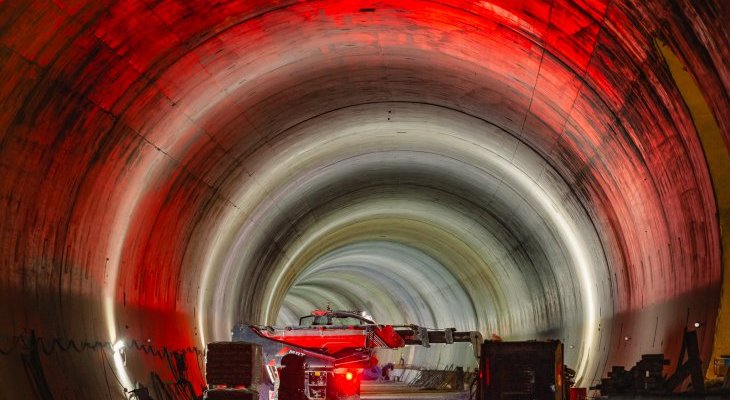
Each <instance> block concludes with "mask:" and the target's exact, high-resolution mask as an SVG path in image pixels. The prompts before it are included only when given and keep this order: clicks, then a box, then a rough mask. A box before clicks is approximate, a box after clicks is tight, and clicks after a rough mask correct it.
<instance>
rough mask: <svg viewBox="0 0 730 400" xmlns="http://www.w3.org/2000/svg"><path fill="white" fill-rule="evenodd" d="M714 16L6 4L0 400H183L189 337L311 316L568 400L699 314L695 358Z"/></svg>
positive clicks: (713, 337) (703, 303)
mask: <svg viewBox="0 0 730 400" xmlns="http://www.w3.org/2000/svg"><path fill="white" fill-rule="evenodd" d="M727 4H728V3H727V2H725V1H722V0H714V1H713V0H708V1H702V2H692V1H689V0H677V1H668V0H667V1H662V0H654V1H638V0H636V1H601V0H583V1H570V0H544V1H541V0H536V1H527V0H524V1H506V0H496V1H459V0H443V1H427V0H420V1H415V0H413V1H411V0H408V1H406V0H399V1H364V0H357V1H354V0H353V1H349V0H348V1H260V0H255V1H215V2H213V1H197V0H161V1H152V0H149V1H146V0H124V1H117V2H108V1H84V0H75V1H66V0H54V1H50V0H49V1H35V0H25V1H19V0H15V1H14V0H10V1H8V0H5V1H1V0H0V78H1V79H0V102H1V104H2V105H1V106H0V205H1V206H0V235H2V236H1V237H0V239H1V240H0V351H1V352H2V353H0V385H1V386H0V387H1V388H2V389H0V399H11V398H12V399H19V398H34V397H37V398H44V399H50V398H56V399H65V398H79V399H100V398H110V399H111V398H113V399H117V398H124V397H123V390H124V389H131V388H132V386H133V385H134V384H135V383H136V382H143V383H144V384H145V385H147V386H151V387H154V386H155V385H157V387H158V390H161V389H159V387H160V385H161V383H160V382H162V381H171V380H174V379H177V378H180V376H179V373H178V371H177V368H176V367H175V366H176V361H177V362H178V363H179V361H181V360H185V365H186V367H187V370H186V371H185V373H184V376H183V377H184V378H186V379H187V380H188V381H190V382H191V384H192V386H191V387H190V388H189V389H188V390H193V391H195V392H196V393H197V394H200V392H201V386H202V385H203V382H204V375H203V373H202V370H201V363H202V361H203V360H202V356H201V351H202V349H204V346H205V343H206V342H210V341H213V340H226V339H228V338H229V337H230V328H231V326H232V325H233V324H234V323H236V322H238V321H248V322H252V323H268V324H274V323H279V324H286V323H292V322H295V321H296V319H297V317H298V315H299V314H302V313H308V312H309V311H310V310H311V309H312V308H317V307H319V308H321V307H324V306H326V304H328V303H329V304H331V305H332V306H333V307H336V308H348V309H360V310H366V311H368V312H369V313H371V314H372V315H373V317H374V318H375V319H376V320H378V321H380V322H383V323H418V324H422V325H425V326H432V327H451V326H453V327H456V328H458V329H477V330H480V331H481V332H482V333H483V334H484V335H485V337H489V336H490V335H491V334H492V333H496V334H499V335H500V336H502V337H504V338H505V339H516V340H519V339H535V338H537V339H541V338H545V339H546V338H557V339H561V340H563V341H564V342H565V344H566V362H567V363H568V364H569V365H570V366H571V367H572V368H574V369H576V371H578V377H579V383H580V384H581V385H582V386H588V385H591V384H595V383H597V381H598V379H599V378H600V377H601V376H604V373H605V371H606V370H607V369H608V368H610V366H611V365H626V366H627V367H630V366H632V365H633V364H634V362H635V361H636V360H638V359H639V357H640V355H641V354H643V353H657V352H664V353H666V354H667V355H668V356H669V357H670V358H672V359H674V358H676V356H677V354H678V352H679V345H680V338H681V333H682V331H683V329H684V328H685V326H687V325H693V323H694V322H700V324H701V328H700V329H699V330H698V332H699V338H700V346H701V348H702V352H703V353H702V354H703V360H704V361H705V363H706V364H709V362H710V359H711V357H712V354H716V353H717V352H720V351H728V346H730V344H729V343H727V342H728V340H727V339H723V337H727V336H728V326H730V325H728V324H727V322H724V321H725V320H724V319H723V315H724V314H725V313H726V311H725V312H723V311H722V310H723V309H724V310H726V309H727V306H726V307H725V308H722V307H721V303H722V301H721V300H722V299H721V289H722V279H723V269H725V270H726V271H727V265H728V264H727V263H726V262H725V263H724V262H723V258H722V257H723V254H728V253H730V251H728V249H724V252H723V237H722V236H721V235H720V226H721V224H723V223H724V222H722V221H726V220H724V219H723V216H725V217H727V214H726V210H727V209H728V203H727V201H725V200H723V199H727V197H724V196H725V195H723V193H724V192H723V191H727V189H723V187H724V185H725V184H727V181H725V180H723V179H724V178H723V177H727V176H729V175H728V174H727V171H728V155H727V154H728V153H727V151H728V144H730V129H729V125H730V122H729V121H730V108H729V107H728V104H729V97H728V87H729V86H730V74H729V73H728V69H727V65H726V63H727V60H728V59H730V54H729V51H728V30H727V29H728V28H727V25H726V23H725V21H728V20H730V18H728V17H729V13H728V5H727ZM672 57H673V58H672ZM670 59H671V60H674V61H671V62H670ZM672 62H673V63H674V64H672ZM672 65H675V67H672ZM677 65H678V67H676V66H677ZM683 71H685V72H683ZM680 73H684V74H687V73H688V76H689V79H687V80H686V81H682V82H684V83H680V80H679V79H678V78H677V76H678V75H677V74H680ZM687 82H689V83H687ZM685 87H691V88H694V89H696V90H697V93H698V94H697V95H695V96H692V95H688V94H687V93H685V91H684V90H683V88H685ZM695 104H700V106H704V109H703V110H704V113H696V112H695V111H694V110H695V108H693V107H695V106H694V105H695ZM699 121H705V122H707V121H709V122H708V124H709V125H707V126H710V128H712V127H714V130H713V129H710V128H707V127H706V125H705V124H704V123H699ZM707 132H710V133H707ZM712 132H714V134H713V133H712ZM708 143H709V145H708ZM716 171H720V172H716ZM723 171H724V172H723ZM718 174H719V175H718ZM723 174H725V175H723ZM723 266H724V267H723ZM727 291H728V289H727V288H725V292H727ZM722 304H724V303H722ZM718 310H720V311H718ZM718 316H719V317H720V318H719V319H718ZM717 321H720V322H719V325H718V323H717ZM713 346H714V353H713ZM723 346H725V347H723ZM723 349H724V350H723ZM175 354H176V355H177V356H175ZM175 357H177V359H176V358H175ZM387 357H388V356H383V357H382V360H383V361H387V360H388V358H387ZM404 357H406V358H408V362H409V363H413V364H420V365H424V366H432V367H439V366H445V365H447V364H455V365H458V364H462V365H465V366H467V367H473V365H474V361H473V357H472V356H470V350H469V349H465V348H463V347H458V346H454V347H453V348H451V347H450V348H444V349H430V350H426V349H411V350H408V351H407V352H405V353H404ZM469 357H471V358H469Z"/></svg>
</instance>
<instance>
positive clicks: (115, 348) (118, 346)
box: [112, 340, 127, 353]
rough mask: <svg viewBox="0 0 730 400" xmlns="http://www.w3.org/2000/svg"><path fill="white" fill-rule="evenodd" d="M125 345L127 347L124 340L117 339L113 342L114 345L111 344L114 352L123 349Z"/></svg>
mask: <svg viewBox="0 0 730 400" xmlns="http://www.w3.org/2000/svg"><path fill="white" fill-rule="evenodd" d="M126 347H127V344H126V343H124V340H117V342H116V343H114V345H113V346H112V351H114V352H115V353H119V352H121V351H122V350H124V348H126Z"/></svg>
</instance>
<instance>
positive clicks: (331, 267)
mask: <svg viewBox="0 0 730 400" xmlns="http://www.w3.org/2000/svg"><path fill="white" fill-rule="evenodd" d="M377 115H380V116H382V117H381V118H374V117H373V116H377ZM516 155H517V156H516ZM243 168H245V169H246V170H247V171H250V175H251V177H250V179H249V180H248V181H247V184H246V185H244V187H242V188H241V191H240V192H239V194H238V196H237V199H236V200H235V203H236V204H238V206H239V207H240V210H239V212H237V213H236V214H235V215H233V216H232V218H238V220H236V221H232V222H230V223H229V224H227V225H225V229H235V232H232V233H230V234H229V233H227V232H218V233H216V234H215V235H214V237H230V238H231V239H230V240H229V242H228V245H227V246H226V247H225V248H227V249H228V250H227V251H218V252H217V253H212V256H211V257H210V258H209V259H208V263H207V265H206V266H205V268H204V270H203V285H202V287H203V288H205V287H208V286H209V285H208V282H210V281H211V277H216V279H215V282H214V283H213V284H214V285H217V288H216V290H212V291H209V292H208V293H207V294H208V295H209V296H206V295H203V296H200V302H199V305H198V309H199V310H202V312H201V313H199V316H198V317H199V330H200V332H201V336H202V337H205V338H206V340H209V341H210V340H218V339H225V338H226V336H227V334H228V331H229V329H230V326H227V325H229V324H232V323H233V322H234V321H235V320H236V317H235V315H236V313H237V311H236V310H237V306H236V305H235V304H231V301H230V300H231V299H230V298H228V297H226V293H228V294H230V293H236V292H237V291H240V290H241V288H242V287H245V286H246V285H245V284H244V283H245V282H247V280H248V279H250V276H251V274H252V272H253V271H252V268H253V266H255V265H256V263H257V260H256V259H255V258H254V257H255V255H256V254H260V251H259V250H260V249H262V248H265V247H266V246H269V245H270V243H271V235H272V234H274V235H275V234H276V233H275V232H273V233H272V232H271V230H272V229H275V228H274V227H276V226H278V225H277V223H279V224H280V221H281V220H282V218H283V219H286V220H287V223H289V225H290V227H289V228H287V229H292V230H293V231H294V232H296V234H294V235H291V236H290V239H289V240H287V241H285V242H280V243H279V242H277V245H278V246H281V247H282V249H281V250H282V251H281V254H282V255H281V257H279V258H278V259H277V260H276V263H275V264H274V265H268V266H267V267H268V268H270V271H271V272H270V274H269V275H268V276H269V279H268V280H267V281H266V282H267V283H266V287H265V289H262V290H261V291H259V292H258V293H262V295H263V296H264V298H263V304H262V308H261V310H262V314H261V315H262V316H261V321H259V322H262V323H275V322H276V321H277V316H278V315H279V312H280V310H281V312H282V314H281V316H280V317H279V318H278V319H279V321H280V322H293V321H292V320H293V318H294V316H293V314H294V313H295V312H296V313H300V312H302V311H304V310H306V309H307V308H309V307H313V306H319V307H321V306H323V304H321V303H322V302H324V301H325V300H326V297H327V296H330V297H332V299H331V300H330V302H331V303H333V304H343V306H344V305H351V306H359V307H361V308H367V310H368V311H370V312H371V313H374V314H380V315H375V318H376V319H377V320H378V321H379V322H382V323H388V322H393V323H400V322H410V323H417V324H422V325H424V326H439V327H442V326H444V324H443V322H445V321H446V322H453V324H454V325H457V326H456V327H457V328H463V329H479V330H480V331H481V332H482V334H483V335H485V337H490V336H491V334H493V333H495V334H499V335H500V336H502V337H503V338H505V339H510V338H512V339H527V338H536V337H537V338H550V337H553V338H557V339H562V340H564V341H566V344H567V345H569V347H566V361H567V362H568V363H569V365H572V366H573V367H574V368H575V369H576V371H577V373H578V379H579V382H580V379H581V378H582V377H592V376H593V375H594V374H595V372H596V370H597V369H598V367H599V366H598V365H596V363H595V362H594V360H597V359H601V358H603V356H604V355H602V354H601V353H600V352H601V350H599V348H598V345H597V344H598V343H599V338H598V335H599V332H598V323H599V308H600V307H601V306H603V307H604V309H605V310H610V309H612V305H611V300H610V296H609V286H610V280H609V278H608V274H607V272H606V271H607V266H606V261H605V256H604V254H603V250H602V247H601V244H600V241H599V239H598V236H597V234H596V232H595V228H594V226H593V225H592V224H591V221H590V219H589V217H588V215H587V214H586V212H585V210H584V209H583V208H582V206H581V205H580V202H579V201H578V200H577V198H576V197H575V195H574V194H573V193H572V192H571V190H570V188H569V187H568V185H567V184H566V183H565V182H564V181H562V179H560V178H559V174H557V173H555V171H554V170H552V169H551V167H550V166H549V165H546V163H545V161H544V159H543V158H542V157H540V156H539V155H538V154H536V153H535V152H534V151H532V150H531V149H530V148H529V147H528V146H526V145H525V144H524V143H522V142H520V141H519V140H517V139H516V138H515V137H514V136H512V135H510V134H507V133H506V132H504V131H502V130H501V129H499V128H497V127H495V126H494V125H491V124H489V123H487V122H485V121H482V120H479V119H477V118H474V117H471V116H468V115H465V114H463V113H459V112H456V111H453V110H449V109H445V108H441V107H436V106H426V105H423V104H410V103H383V104H370V105H362V106H355V107H349V108H345V109H341V110H337V111H333V112H330V113H327V114H325V115H322V116H320V117H319V118H315V119H312V120H309V121H307V122H305V123H302V124H299V125H297V126H295V127H293V128H291V129H290V130H288V131H287V132H284V133H283V134H281V135H279V136H278V137H277V138H276V140H271V141H270V142H269V144H268V146H267V147H266V148H265V149H263V150H262V153H261V154H254V155H252V156H251V157H249V158H247V160H246V163H245V164H244V166H243ZM322 193H324V195H322ZM333 193H334V195H333ZM327 196H334V197H335V198H334V199H329V198H327ZM306 207H308V209H307V210H308V211H307V214H304V215H305V216H304V217H302V215H303V211H302V209H303V208H306ZM295 216H298V217H295ZM277 221H278V222H277ZM221 229H224V228H221ZM515 249H518V250H519V251H518V250H515ZM531 252H535V254H537V256H535V257H533V255H532V254H531ZM423 257H426V258H423ZM425 259H429V260H431V261H429V262H428V263H425V264H424V260H425ZM378 264H382V265H381V266H380V270H381V272H380V273H379V272H378V270H379V269H378V266H377V265H378ZM424 265H428V266H429V268H431V269H432V270H433V271H436V269H437V270H438V271H440V272H439V273H434V274H430V273H427V272H425V270H424V268H425V267H424ZM436 266H438V268H436ZM364 271H368V272H367V273H364ZM443 274H446V275H443ZM547 281H552V282H553V284H552V286H550V285H549V284H545V283H543V282H547ZM355 282H357V283H358V287H357V289H355V287H354V286H353V285H354V284H355ZM447 283H448V284H447ZM385 285H392V286H393V287H394V288H395V287H398V288H400V289H402V290H389V291H388V294H387V296H388V298H387V299H382V300H383V301H379V300H378V299H377V298H373V299H371V300H370V301H368V302H365V301H364V300H363V299H360V298H362V297H367V296H366V295H367V293H366V292H367V290H366V289H365V288H370V289H372V290H374V291H376V293H377V290H378V288H383V287H386V286H385ZM546 287H547V289H545V288H546ZM541 290H542V291H543V292H542V293H541V292H540V291H541ZM358 291H359V292H358ZM316 293H319V295H318V294H316ZM355 294H357V295H355ZM229 296H230V295H229ZM245 296H246V294H245V293H243V294H242V297H243V298H245ZM337 296H341V297H342V298H345V297H347V299H348V300H342V299H339V300H338V299H335V298H334V297H337ZM358 302H359V303H358ZM316 303H319V304H316ZM211 306H212V307H214V308H215V309H216V310H224V313H222V314H221V313H218V319H217V321H216V322H215V323H214V324H211V323H210V321H209V320H208V318H209V317H208V314H207V313H206V312H205V310H207V309H210V307H211ZM464 310H466V311H468V312H466V313H464ZM457 314H463V316H464V317H463V318H462V319H453V318H452V317H453V316H454V315H457ZM404 319H408V320H407V321H404ZM448 351H449V350H444V352H445V353H444V355H442V356H439V357H437V358H438V359H441V360H444V362H446V361H453V360H454V359H455V357H456V358H458V357H461V355H456V353H454V354H448ZM454 351H457V350H454ZM458 352H459V354H461V350H458ZM589 354H591V355H592V357H591V358H589ZM418 360H420V361H423V362H424V363H428V361H427V360H426V359H425V358H423V359H420V358H419V359H418ZM433 362H436V363H438V362H439V361H438V360H436V361H433ZM581 383H582V382H581Z"/></svg>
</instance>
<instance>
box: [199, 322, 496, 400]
mask: <svg viewBox="0 0 730 400" xmlns="http://www.w3.org/2000/svg"><path fill="white" fill-rule="evenodd" d="M455 342H467V343H472V345H473V346H474V354H475V356H476V357H477V358H478V357H479V354H480V350H481V349H480V347H481V343H482V337H481V334H480V333H479V332H457V331H456V330H455V329H453V328H452V329H440V330H437V329H428V328H423V327H420V326H416V325H403V326H393V325H379V324H376V323H375V322H374V321H372V320H370V319H368V318H366V317H365V316H363V315H362V314H360V313H357V312H352V311H331V310H316V311H314V312H312V314H311V315H308V316H305V317H302V318H301V319H300V321H299V325H298V326H287V327H271V326H257V325H237V326H235V327H234V328H233V343H238V344H241V343H248V344H251V345H254V346H257V347H258V346H260V349H261V352H262V354H263V364H264V374H263V379H262V380H263V382H262V385H260V386H261V387H266V388H268V392H269V393H268V397H267V398H269V399H281V400H318V399H325V400H344V399H347V400H356V399H359V397H360V377H361V374H362V371H363V369H365V368H368V367H371V366H373V365H376V364H377V358H376V357H375V350H376V349H378V348H388V349H397V348H401V347H404V346H407V345H421V346H425V347H429V346H430V344H431V343H446V344H450V343H455ZM208 357H209V358H210V357H211V355H210V354H209V355H208ZM216 357H219V356H216ZM247 382H249V383H250V384H251V385H253V383H252V382H251V380H250V379H249V380H247ZM257 389H259V390H261V388H257Z"/></svg>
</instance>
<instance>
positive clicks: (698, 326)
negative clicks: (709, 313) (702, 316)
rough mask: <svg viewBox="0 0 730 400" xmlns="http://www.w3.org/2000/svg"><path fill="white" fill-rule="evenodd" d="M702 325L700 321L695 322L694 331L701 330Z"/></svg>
mask: <svg viewBox="0 0 730 400" xmlns="http://www.w3.org/2000/svg"><path fill="white" fill-rule="evenodd" d="M703 325H704V324H703V323H702V322H700V321H697V322H695V329H697V328H701V327H702V326H703Z"/></svg>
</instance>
